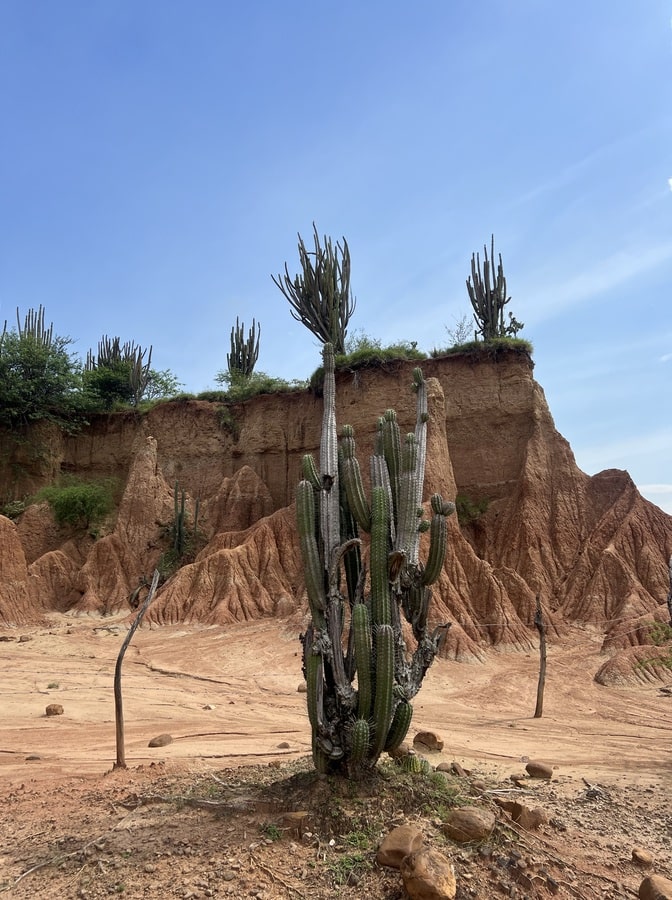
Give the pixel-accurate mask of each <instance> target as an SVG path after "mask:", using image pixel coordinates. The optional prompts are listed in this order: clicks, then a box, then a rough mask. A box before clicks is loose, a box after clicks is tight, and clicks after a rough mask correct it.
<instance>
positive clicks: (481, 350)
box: [431, 337, 534, 360]
mask: <svg viewBox="0 0 672 900" xmlns="http://www.w3.org/2000/svg"><path fill="white" fill-rule="evenodd" d="M533 352H534V347H533V346H532V344H531V342H530V341H526V340H524V339H523V338H513V337H499V338H492V339H491V340H489V341H469V342H468V343H466V344H455V345H453V346H452V347H444V348H442V349H436V348H435V349H434V350H432V352H431V355H432V356H433V357H437V356H471V357H473V359H474V360H479V359H488V360H498V359H500V358H502V357H505V356H506V355H507V354H510V353H520V354H522V355H524V356H529V357H531V356H532V353H533Z"/></svg>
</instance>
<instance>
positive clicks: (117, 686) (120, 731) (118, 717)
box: [113, 569, 160, 769]
mask: <svg viewBox="0 0 672 900" xmlns="http://www.w3.org/2000/svg"><path fill="white" fill-rule="evenodd" d="M159 577H160V576H159V570H158V569H155V570H154V577H153V578H152V583H151V585H150V588H149V593H148V594H147V597H146V598H145V602H144V603H143V604H142V606H141V607H140V610H139V612H138V614H137V616H136V617H135V621H134V622H133V624H132V625H131V627H130V628H129V629H128V634H127V635H126V640H125V641H124V643H123V644H122V645H121V650H120V651H119V656H118V657H117V664H116V666H115V667H114V721H115V725H116V730H117V761H116V762H115V764H114V766H113V768H115V769H125V768H126V749H125V747H124V708H123V703H122V700H121V664H122V662H123V659H124V653H126V650H127V648H128V645H129V644H130V643H131V638H132V637H133V635H134V634H135V630H136V628H137V627H138V625H139V624H140V622H141V621H142V617H143V616H144V614H145V613H146V612H147V610H148V609H149V604H150V603H151V602H152V600H153V599H154V594H155V593H156V588H157V585H158V583H159Z"/></svg>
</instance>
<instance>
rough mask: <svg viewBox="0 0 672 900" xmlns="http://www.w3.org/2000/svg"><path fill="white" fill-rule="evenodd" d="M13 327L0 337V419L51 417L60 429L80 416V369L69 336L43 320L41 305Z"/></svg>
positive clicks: (13, 423)
mask: <svg viewBox="0 0 672 900" xmlns="http://www.w3.org/2000/svg"><path fill="white" fill-rule="evenodd" d="M16 315H17V323H18V330H16V331H14V330H12V331H7V323H6V322H5V327H4V330H3V333H2V336H1V337H0V425H4V426H8V427H10V428H15V427H17V426H19V427H20V426H23V425H27V424H30V423H31V422H36V421H44V420H46V421H51V422H55V423H56V424H57V425H59V426H60V427H62V428H63V429H64V430H66V431H73V430H75V429H76V428H77V427H78V426H79V425H80V424H81V421H82V417H83V410H84V400H83V396H82V391H81V370H80V365H79V363H78V362H77V360H76V359H75V357H74V356H73V355H72V354H71V353H70V352H69V350H68V347H69V346H70V344H71V343H72V341H71V339H70V338H64V337H59V336H57V335H54V333H53V325H50V326H49V328H45V326H44V310H43V309H42V307H40V310H39V312H38V313H35V311H34V310H29V312H28V314H27V315H26V320H25V324H24V326H23V327H21V324H20V319H19V311H18V310H17V313H16Z"/></svg>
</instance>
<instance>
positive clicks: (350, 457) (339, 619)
mask: <svg viewBox="0 0 672 900" xmlns="http://www.w3.org/2000/svg"><path fill="white" fill-rule="evenodd" d="M323 359H324V373H325V379H324V405H325V409H324V413H323V417H322V434H321V440H320V470H319V471H318V470H317V467H316V465H315V462H314V460H313V459H312V457H305V458H304V460H303V464H302V472H303V476H304V477H303V480H302V481H301V482H300V483H299V485H298V488H297V493H296V514H297V528H298V534H299V542H300V546H301V553H302V557H303V568H304V578H305V585H306V593H307V595H308V603H309V608H310V613H311V618H312V624H311V626H310V628H309V629H308V631H307V633H306V635H305V636H304V637H303V668H304V674H305V677H306V685H307V693H308V700H307V702H308V719H309V722H310V727H311V731H312V748H313V760H314V764H315V768H316V769H317V771H318V772H324V773H330V774H343V775H347V776H348V777H352V778H358V777H362V776H363V775H364V773H366V772H367V771H369V770H370V769H371V768H372V767H373V766H375V764H376V761H377V760H378V758H379V756H380V754H381V753H382V752H384V750H385V749H388V750H394V749H396V748H397V747H398V746H399V744H400V743H401V742H402V741H403V740H404V737H405V736H406V734H407V732H408V728H409V726H410V722H411V718H412V715H413V709H412V706H411V703H410V700H411V698H412V697H414V696H415V694H416V693H417V692H418V690H419V688H420V685H421V683H422V679H423V677H424V675H425V672H426V671H427V668H428V667H429V665H431V662H432V661H433V659H434V657H435V656H436V653H437V651H438V649H439V646H440V642H441V640H442V638H443V635H444V634H445V629H446V628H447V626H443V627H442V628H439V629H435V630H434V632H433V633H432V634H431V635H430V634H428V632H427V623H428V617H429V610H430V599H431V589H430V584H432V583H434V582H435V581H436V580H437V579H438V578H439V576H440V574H441V571H442V569H443V563H444V558H445V549H446V548H445V545H446V540H447V526H446V521H445V519H446V516H447V515H449V514H450V513H451V512H452V511H453V508H452V504H450V503H447V502H445V501H444V500H443V499H442V498H441V497H440V495H438V494H437V495H435V496H434V497H433V498H432V504H431V506H432V518H431V522H429V523H428V522H425V521H424V519H423V518H422V515H423V507H422V490H423V484H424V470H425V456H426V437H427V421H428V415H427V397H426V388H425V382H424V379H423V378H422V373H421V372H420V370H419V369H418V370H416V371H415V372H414V376H413V385H414V389H415V391H416V393H417V397H416V427H415V431H414V432H413V433H410V434H409V435H407V436H406V438H405V440H404V441H403V445H402V441H401V436H400V429H399V424H398V422H397V416H396V414H395V413H394V412H393V411H392V410H388V411H387V412H386V413H385V415H383V416H382V417H381V418H380V419H379V421H378V425H377V430H376V438H375V448H374V454H373V456H372V457H371V461H370V472H371V493H370V499H367V497H366V495H365V491H364V485H363V482H362V476H361V471H360V468H359V463H358V461H357V458H356V455H355V450H356V447H355V438H354V431H353V429H352V428H351V427H350V426H345V427H344V428H343V430H342V433H341V439H340V444H339V442H338V441H337V439H336V414H335V410H336V403H335V378H334V355H333V350H332V348H331V346H330V345H325V348H324V353H323ZM425 528H429V530H430V549H429V555H428V559H427V563H426V565H425V566H424V567H423V566H422V565H421V564H420V562H419V559H418V551H419V544H420V533H421V531H422V530H423V529H425ZM359 529H361V530H362V531H369V532H370V542H369V556H368V576H369V577H368V579H367V566H366V562H365V559H364V558H363V555H362V550H361V547H360V541H359V537H358V530H359ZM343 571H345V578H343V577H342V573H343ZM367 583H368V584H369V594H368V596H367V594H366V591H365V586H366V584H367ZM343 585H344V586H345V587H347V593H346V594H344V593H343V589H344V588H343ZM402 615H403V617H404V618H405V619H406V620H407V621H408V622H409V623H410V625H411V627H412V630H413V635H414V638H415V641H416V646H415V649H414V650H410V649H409V648H407V646H406V643H405V640H404V630H403V627H402Z"/></svg>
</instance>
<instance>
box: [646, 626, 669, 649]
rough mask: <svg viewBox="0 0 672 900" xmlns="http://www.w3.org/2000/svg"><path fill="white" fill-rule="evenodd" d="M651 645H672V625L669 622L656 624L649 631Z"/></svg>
mask: <svg viewBox="0 0 672 900" xmlns="http://www.w3.org/2000/svg"><path fill="white" fill-rule="evenodd" d="M649 637H650V638H651V643H652V644H653V645H654V646H656V647H664V646H666V645H667V644H672V625H668V623H667V622H654V623H653V625H652V626H651V628H650V630H649Z"/></svg>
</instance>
